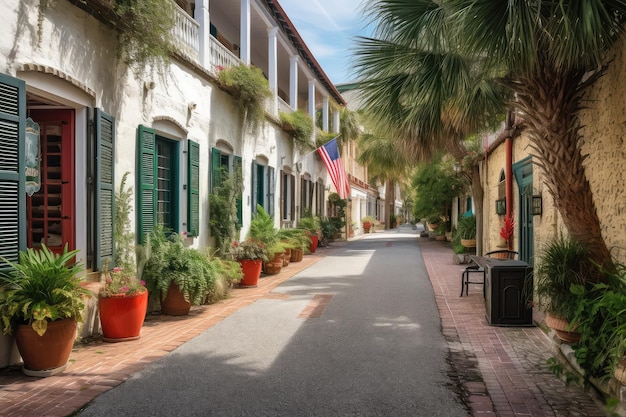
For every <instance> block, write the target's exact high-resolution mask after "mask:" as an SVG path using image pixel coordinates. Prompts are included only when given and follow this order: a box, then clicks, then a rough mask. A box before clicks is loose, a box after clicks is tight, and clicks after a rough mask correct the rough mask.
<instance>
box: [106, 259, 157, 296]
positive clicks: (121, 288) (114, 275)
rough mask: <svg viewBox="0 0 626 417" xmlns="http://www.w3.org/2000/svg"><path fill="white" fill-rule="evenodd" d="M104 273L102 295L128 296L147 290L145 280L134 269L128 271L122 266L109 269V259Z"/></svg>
mask: <svg viewBox="0 0 626 417" xmlns="http://www.w3.org/2000/svg"><path fill="white" fill-rule="evenodd" d="M102 275H103V276H104V286H103V287H102V288H100V292H99V296H100V297H126V296H133V295H135V294H139V293H142V292H144V291H146V283H145V281H141V280H139V279H138V278H137V273H136V272H135V271H134V270H133V271H126V270H124V268H123V267H120V266H116V267H115V268H113V269H111V270H109V263H108V260H107V262H106V263H105V267H104V270H103V271H102Z"/></svg>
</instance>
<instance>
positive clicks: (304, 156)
mask: <svg viewBox="0 0 626 417" xmlns="http://www.w3.org/2000/svg"><path fill="white" fill-rule="evenodd" d="M339 136H341V135H337V136H335V137H334V138H332V139H331V140H329V141H328V142H331V141H333V140H335V139H337V138H338V137H339ZM328 142H326V143H328ZM326 143H325V144H326ZM325 144H324V145H325ZM324 145H322V146H324ZM319 148H320V147H318V148H315V149H313V150H312V151H311V152H309V153H307V154H304V155H302V157H301V158H300V159H299V160H297V161H296V162H294V163H293V165H297V164H299V163H300V162H302V161H303V160H304V159H305V158H306V157H308V156H309V155H311V154H312V153H315V152H317V150H318V149H319Z"/></svg>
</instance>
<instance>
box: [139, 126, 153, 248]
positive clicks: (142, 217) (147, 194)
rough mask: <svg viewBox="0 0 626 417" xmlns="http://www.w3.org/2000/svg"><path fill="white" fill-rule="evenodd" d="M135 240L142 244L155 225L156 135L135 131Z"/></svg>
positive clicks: (143, 128)
mask: <svg viewBox="0 0 626 417" xmlns="http://www.w3.org/2000/svg"><path fill="white" fill-rule="evenodd" d="M137 150H138V151H137V239H138V241H139V243H144V242H145V239H146V235H147V234H149V233H150V232H151V231H152V229H154V226H155V225H156V185H157V184H156V178H157V173H156V165H157V164H156V134H155V133H154V130H152V129H150V128H148V127H146V126H142V125H140V126H139V129H137Z"/></svg>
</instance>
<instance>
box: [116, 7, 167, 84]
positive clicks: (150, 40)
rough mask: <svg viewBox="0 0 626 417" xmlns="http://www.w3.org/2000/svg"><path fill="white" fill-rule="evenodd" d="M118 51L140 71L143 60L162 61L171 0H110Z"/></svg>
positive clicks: (164, 57) (165, 57) (128, 63)
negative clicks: (115, 17)
mask: <svg viewBox="0 0 626 417" xmlns="http://www.w3.org/2000/svg"><path fill="white" fill-rule="evenodd" d="M111 5H112V8H113V11H114V12H115V14H116V15H117V17H118V19H117V21H116V22H114V24H115V25H116V28H117V30H118V41H119V46H120V47H119V49H118V51H119V54H120V57H121V58H122V60H123V61H124V62H125V63H126V64H127V65H129V66H131V67H133V68H134V69H135V72H136V73H137V74H140V73H141V72H142V71H143V70H144V68H145V65H146V64H147V63H150V62H156V61H158V60H162V61H163V60H166V59H167V58H168V57H169V53H170V48H171V40H170V39H171V31H172V28H173V27H174V24H175V23H176V20H175V16H176V10H175V7H174V2H172V1H171V0H113V1H112V2H111ZM162 61H161V62H162Z"/></svg>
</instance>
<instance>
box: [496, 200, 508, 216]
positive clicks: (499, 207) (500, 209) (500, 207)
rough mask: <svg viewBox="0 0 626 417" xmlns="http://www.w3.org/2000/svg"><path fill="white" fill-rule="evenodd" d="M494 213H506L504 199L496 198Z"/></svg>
mask: <svg viewBox="0 0 626 417" xmlns="http://www.w3.org/2000/svg"><path fill="white" fill-rule="evenodd" d="M496 214H506V200H496Z"/></svg>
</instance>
